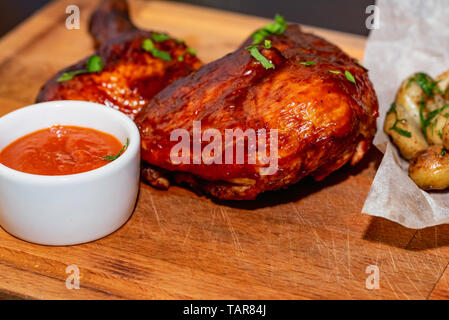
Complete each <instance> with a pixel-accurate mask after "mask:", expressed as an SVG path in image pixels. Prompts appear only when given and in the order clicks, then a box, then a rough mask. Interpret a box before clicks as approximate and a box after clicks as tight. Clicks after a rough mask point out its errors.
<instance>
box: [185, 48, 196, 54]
mask: <svg viewBox="0 0 449 320" xmlns="http://www.w3.org/2000/svg"><path fill="white" fill-rule="evenodd" d="M186 51H187V52H188V53H190V54H191V55H193V56H194V55H196V50H195V49H193V48H187V49H186Z"/></svg>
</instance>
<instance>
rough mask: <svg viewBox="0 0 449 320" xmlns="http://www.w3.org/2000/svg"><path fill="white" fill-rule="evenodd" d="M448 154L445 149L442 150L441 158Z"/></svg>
mask: <svg viewBox="0 0 449 320" xmlns="http://www.w3.org/2000/svg"><path fill="white" fill-rule="evenodd" d="M445 154H446V150H445V149H444V148H443V149H441V156H444V155H445Z"/></svg>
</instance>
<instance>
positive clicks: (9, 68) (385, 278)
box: [0, 0, 449, 299]
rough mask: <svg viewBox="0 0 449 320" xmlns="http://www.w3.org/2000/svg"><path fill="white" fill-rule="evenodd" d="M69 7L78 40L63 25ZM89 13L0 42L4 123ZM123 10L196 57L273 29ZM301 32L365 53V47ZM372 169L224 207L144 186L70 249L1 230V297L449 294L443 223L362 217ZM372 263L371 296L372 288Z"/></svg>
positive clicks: (64, 60) (47, 17) (188, 9)
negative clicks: (75, 275)
mask: <svg viewBox="0 0 449 320" xmlns="http://www.w3.org/2000/svg"><path fill="white" fill-rule="evenodd" d="M73 3H76V4H77V5H78V6H79V7H80V9H81V19H82V25H81V29H80V30H67V29H66V28H65V18H66V17H67V15H66V14H65V9H66V6H67V5H70V4H73ZM96 4H97V1H91V0H83V1H74V0H69V1H57V2H53V3H51V4H50V5H48V6H47V7H45V8H44V9H42V10H41V11H40V12H38V13H37V14H36V15H34V16H33V17H31V18H30V19H28V20H27V21H26V22H25V23H23V24H22V25H20V26H19V27H17V28H16V29H15V30H14V31H13V32H11V33H9V34H8V35H6V36H5V37H4V38H3V39H2V40H1V41H0V115H3V114H5V113H7V112H9V111H11V110H14V109H16V108H19V107H22V106H25V105H28V104H31V103H33V101H34V99H35V97H36V94H37V92H38V90H39V87H40V86H41V85H42V84H43V83H44V82H45V81H46V80H47V79H48V78H49V77H50V76H52V75H53V74H54V73H55V72H56V71H58V70H59V69H61V68H62V67H65V66H67V65H70V64H72V63H74V62H75V61H77V60H79V59H80V58H82V57H84V56H86V55H89V54H90V53H91V52H92V39H91V38H90V36H89V35H88V33H87V19H88V17H89V15H90V12H91V11H92V10H93V8H94V7H95V6H96ZM131 5H132V16H133V19H134V21H135V22H136V23H137V24H138V25H139V26H141V27H142V28H147V29H154V30H159V31H167V32H169V33H171V34H172V35H173V36H176V37H179V38H183V39H185V40H186V41H187V42H188V44H189V45H190V46H191V47H193V48H196V49H197V50H198V54H199V56H200V58H201V59H203V61H211V60H213V59H215V58H219V57H221V56H222V55H224V54H226V53H227V52H230V51H232V50H234V49H235V48H236V47H237V46H238V45H239V44H240V42H241V41H242V40H243V39H244V38H246V37H247V36H248V35H249V34H250V33H251V32H252V31H253V30H255V29H257V28H258V27H260V26H262V25H264V24H265V23H267V20H265V19H261V18H256V17H249V16H245V15H240V14H234V13H228V12H222V11H217V10H211V9H205V8H199V7H193V6H188V5H182V4H178V3H173V2H158V1H151V2H142V1H132V2H131ZM304 29H306V30H311V31H313V32H315V33H317V34H319V35H322V36H324V37H325V38H327V39H328V40H330V41H332V42H334V43H336V44H338V45H339V46H341V47H342V48H343V49H344V50H345V51H347V52H348V53H349V54H351V55H352V56H354V57H356V58H359V59H361V58H362V56H363V50H364V44H365V41H366V39H365V38H363V37H359V36H354V35H349V34H343V33H339V32H334V31H329V30H322V29H316V28H309V27H305V28H304ZM381 63H382V62H381ZM380 159H381V154H380V153H379V152H377V151H376V150H374V149H373V150H372V151H371V152H370V153H369V155H368V156H367V157H366V158H365V159H364V160H363V161H362V163H361V164H359V165H358V166H357V167H355V168H349V167H345V168H343V169H341V170H339V171H338V172H335V173H334V174H332V175H331V176H330V177H329V178H327V179H326V180H325V181H323V182H320V183H317V182H313V181H312V180H309V179H306V180H304V181H302V182H300V183H299V184H297V185H295V186H292V187H291V188H289V189H288V190H285V191H279V192H272V193H268V194H264V195H262V196H261V197H260V198H259V199H257V200H255V201H243V202H233V203H218V202H215V201H213V200H210V199H208V198H205V197H200V196H197V195H195V194H194V193H193V192H191V191H189V190H186V189H183V188H179V187H171V188H170V190H168V191H157V190H154V189H152V188H151V187H149V186H146V185H144V184H142V186H141V192H140V196H139V200H138V204H137V207H136V210H135V212H134V214H133V216H132V217H131V219H130V220H129V221H128V222H127V223H126V225H125V226H123V227H122V228H121V229H120V230H118V231H117V232H115V233H113V234H112V235H109V236H107V237H105V238H103V239H101V240H98V241H95V242H92V243H88V244H83V245H78V246H73V247H47V246H39V245H34V244H30V243H27V242H24V241H21V240H18V239H16V238H14V237H12V236H11V235H9V234H7V233H6V232H5V231H3V230H1V229H0V298H2V297H3V298H5V297H6V298H8V297H21V298H38V299H47V298H56V299H58V298H64V299H65V298H69V299H72V298H73V299H85V298H87V299H95V298H100V299H109V298H113V299H123V298H144V299H171V298H174V299H190V298H199V299H219V298H220V299H234V298H236V299H239V298H244V299H302V298H304V299H332V298H336V299H343V298H363V299H380V298H388V299H389V298H393V299H395V298H402V299H416V298H418V299H426V298H437V299H438V298H449V292H448V289H449V273H448V270H447V265H448V262H449V246H448V245H449V227H448V226H440V227H435V228H428V229H425V230H421V231H418V232H416V231H415V230H410V229H406V228H404V227H401V226H400V225H398V224H395V223H392V222H389V221H387V220H384V219H380V218H372V217H369V216H366V215H362V214H361V209H362V206H363V203H364V200H365V197H366V195H367V194H368V191H369V188H370V184H371V182H372V179H373V177H374V175H375V170H376V167H377V166H378V165H379V162H380ZM123 187H124V188H126V186H123ZM24 201H26V199H24ZM71 265H75V266H77V267H78V268H79V271H80V286H81V287H80V289H79V290H76V289H73V290H68V289H67V288H66V278H67V277H68V276H69V274H67V273H66V268H67V267H68V266H71ZM372 265H374V266H377V267H378V270H379V289H373V290H370V289H367V287H366V280H367V277H368V276H369V275H370V274H367V273H366V271H367V268H369V266H372ZM368 270H369V269H368Z"/></svg>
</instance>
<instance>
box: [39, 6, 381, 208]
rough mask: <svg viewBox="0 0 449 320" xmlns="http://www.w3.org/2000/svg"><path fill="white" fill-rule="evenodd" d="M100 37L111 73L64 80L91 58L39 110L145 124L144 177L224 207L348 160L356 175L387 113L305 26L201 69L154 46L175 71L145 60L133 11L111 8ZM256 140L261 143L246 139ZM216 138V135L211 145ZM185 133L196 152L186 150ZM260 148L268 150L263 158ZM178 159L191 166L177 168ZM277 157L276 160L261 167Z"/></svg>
mask: <svg viewBox="0 0 449 320" xmlns="http://www.w3.org/2000/svg"><path fill="white" fill-rule="evenodd" d="M90 30H91V33H92V34H93V36H94V38H95V43H96V45H97V47H98V48H99V49H98V51H97V52H96V54H97V55H98V56H100V57H101V58H102V60H103V62H104V68H103V69H102V71H101V72H94V73H87V74H80V75H77V76H76V77H74V78H73V79H71V80H68V81H63V82H58V78H59V77H60V76H61V75H63V74H64V73H65V72H69V71H72V70H77V69H80V68H84V67H85V65H86V63H87V62H88V59H87V58H86V59H85V60H83V61H81V62H79V63H78V64H76V65H74V66H72V67H70V68H67V69H66V70H63V71H61V72H60V73H58V74H57V75H56V76H55V77H54V78H53V79H52V80H50V81H49V82H48V83H47V84H46V85H45V86H44V87H43V89H42V91H41V92H40V94H39V97H38V101H47V100H59V99H71V100H88V101H94V102H98V103H102V104H105V105H109V106H111V107H114V108H116V109H119V110H121V111H122V112H124V113H126V114H128V115H129V116H130V117H131V118H133V119H135V121H136V124H137V125H138V127H139V129H140V132H141V137H142V159H143V162H144V166H143V176H144V178H145V179H146V180H147V181H148V182H149V183H150V184H151V185H153V186H155V187H158V188H168V187H169V185H170V182H175V183H179V184H187V185H189V186H190V187H192V188H193V189H195V190H197V191H199V192H202V193H205V194H208V195H211V196H213V197H216V198H219V199H232V200H240V199H254V198H256V196H257V195H258V194H260V193H262V192H265V191H269V190H277V189H281V188H286V187H288V186H289V185H292V184H294V183H296V182H298V181H299V180H301V179H302V178H304V177H306V176H313V177H314V178H315V179H316V180H322V179H324V178H325V177H326V176H327V175H329V174H330V173H331V172H333V171H334V170H337V169H338V168H340V167H342V166H343V165H344V164H346V163H348V162H349V163H350V164H352V165H355V164H356V163H357V162H359V161H360V159H362V157H363V156H364V155H365V153H366V152H367V150H368V148H369V147H370V145H371V142H372V139H373V137H374V134H375V131H376V117H377V112H378V103H377V98H376V94H375V92H374V89H373V86H372V84H371V82H370V80H369V78H368V74H367V71H366V70H365V69H364V68H363V67H362V66H360V65H359V64H357V62H356V61H355V60H354V59H352V58H350V57H349V56H347V55H346V54H345V53H344V52H343V51H342V50H340V49H339V48H338V47H336V46H335V45H333V44H331V43H329V42H327V41H325V40H324V39H321V38H319V37H317V36H314V35H312V34H307V33H303V32H302V31H301V29H300V27H299V26H297V25H288V26H285V28H284V29H283V30H282V32H279V30H278V29H276V28H274V29H273V28H270V32H265V31H264V32H262V33H260V32H259V36H260V35H262V36H263V39H262V40H261V41H259V42H258V43H256V44H255V46H251V45H253V44H254V35H253V36H252V37H250V38H249V39H248V40H247V41H245V42H244V43H243V44H242V46H241V47H240V48H239V49H237V50H236V51H234V52H232V53H230V54H228V55H226V56H225V57H223V58H221V59H219V60H217V61H214V62H211V63H209V64H207V65H204V66H202V67H200V66H201V62H200V61H199V60H198V59H197V58H196V57H195V55H194V54H192V53H191V51H189V50H188V48H187V47H186V46H185V44H184V43H182V42H180V41H176V40H175V39H171V38H170V39H168V40H165V41H162V42H155V45H156V47H157V49H159V50H161V51H165V52H168V53H170V55H171V57H172V59H171V60H170V61H166V60H163V59H161V58H158V57H155V56H153V55H152V54H150V52H147V51H145V50H142V44H143V41H144V40H145V39H147V38H151V37H154V33H151V32H144V31H140V30H138V29H137V28H135V27H134V26H133V24H132V23H131V22H130V20H129V16H128V9H127V6H126V3H125V2H124V1H120V0H107V1H104V2H103V4H102V5H101V7H100V8H99V9H98V10H97V11H96V13H95V14H94V15H93V17H92V20H91V26H90ZM256 33H257V32H256ZM249 46H251V47H249ZM248 47H249V48H248ZM176 57H182V58H181V59H179V58H176ZM198 124H199V126H200V127H201V129H200V136H199V137H198V133H196V134H195V130H194V128H195V126H198ZM208 129H210V130H208ZM239 129H240V130H241V131H242V132H243V138H242V137H240V138H241V139H240V138H236V139H231V140H230V141H228V140H226V138H224V139H223V140H220V141H218V140H217V141H218V142H217V143H215V144H214V148H212V149H211V148H209V147H210V145H209V142H210V141H211V140H212V138H213V142H216V141H215V139H218V137H220V136H223V137H225V136H226V132H227V130H233V132H237V131H238V130H239ZM211 130H212V131H211ZM251 130H253V131H254V132H256V138H257V142H255V141H254V140H253V139H252V137H251V136H250V135H248V136H245V134H246V133H247V132H250V131H251ZM207 131H209V133H210V132H213V133H214V137H212V136H209V137H206V136H205V135H204V133H205V132H207ZM179 132H184V133H185V134H184V136H183V137H184V138H186V139H188V143H187V147H190V150H192V149H193V152H191V153H187V154H184V149H182V152H181V153H180V152H178V151H179V149H177V146H178V145H179V143H180V141H179V139H178V138H179V137H180V136H182V134H181V135H179ZM174 133H178V135H176V134H175V135H173V134H174ZM217 135H218V136H217ZM208 138H209V139H208ZM231 138H232V137H231ZM263 138H264V139H263ZM239 139H240V140H239ZM198 140H199V142H198ZM259 141H262V142H263V141H265V142H266V144H265V149H264V148H262V147H261V145H259V144H258V143H259ZM195 143H196V147H195ZM198 143H199V147H198ZM242 145H243V148H241V149H240V150H243V151H241V153H240V158H239V159H237V158H238V151H237V147H238V146H240V147H241V146H242ZM184 147H186V145H185V144H184ZM195 148H196V149H195ZM173 150H177V151H176V152H174V151H173ZM198 150H199V155H200V156H199V159H198ZM195 151H196V152H197V153H196V155H195ZM206 151H207V152H206ZM227 153H229V154H233V155H234V153H235V155H234V158H233V159H234V160H235V161H234V162H232V161H231V162H228V161H225V160H223V159H226V160H228V158H226V154H227ZM180 154H181V155H182V156H183V159H184V161H181V162H180V161H178V160H176V161H175V160H173V159H174V157H173V156H179V155H180ZM205 155H206V156H205ZM254 155H255V156H254ZM263 155H265V158H264V157H263ZM211 158H213V159H214V161H212V162H211V161H209V162H208V161H204V160H205V159H206V160H207V159H209V160H210V159H211ZM242 158H243V160H244V161H241V160H242ZM268 158H269V159H271V160H273V162H271V160H270V162H269V163H268V162H267V161H262V159H265V160H266V159H268ZM176 159H179V157H178V158H176ZM220 159H221V160H220ZM230 159H232V157H231V158H230ZM215 160H216V161H215ZM272 165H273V166H272ZM267 168H268V169H269V170H268V171H264V169H267ZM273 168H274V170H272V169H273Z"/></svg>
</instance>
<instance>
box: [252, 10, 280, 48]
mask: <svg viewBox="0 0 449 320" xmlns="http://www.w3.org/2000/svg"><path fill="white" fill-rule="evenodd" d="M285 29H287V22H285V20H284V17H282V16H281V15H280V14H276V15H275V17H274V22H273V23H269V24H267V25H266V26H265V27H263V28H262V29H259V30H257V31H256V32H254V33H253V35H252V37H253V44H260V43H262V42H263V41H264V40H265V37H267V36H269V35H271V34H283V33H284V32H285Z"/></svg>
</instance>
